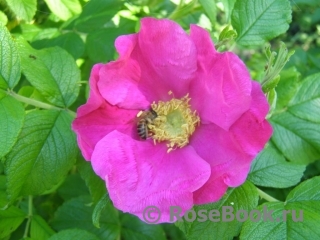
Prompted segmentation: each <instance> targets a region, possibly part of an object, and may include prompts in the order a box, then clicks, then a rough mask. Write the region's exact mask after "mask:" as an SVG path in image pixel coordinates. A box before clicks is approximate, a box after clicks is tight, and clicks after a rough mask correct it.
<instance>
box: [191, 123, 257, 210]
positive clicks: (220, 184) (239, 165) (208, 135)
mask: <svg viewBox="0 0 320 240" xmlns="http://www.w3.org/2000/svg"><path fill="white" fill-rule="evenodd" d="M190 145H191V146H192V147H193V148H194V149H195V150H196V152H197V153H198V154H199V156H200V157H202V158H203V159H204V160H206V161H207V162H208V163H209V164H210V166H211V176H210V178H209V180H208V182H207V183H206V184H205V185H204V186H202V187H201V188H200V189H199V190H197V191H196V192H195V193H194V200H195V204H205V203H210V202H213V201H217V200H218V199H220V198H221V197H222V195H223V193H224V192H225V190H226V188H227V186H230V187H236V186H239V185H241V184H242V183H243V182H244V181H245V179H246V177H247V174H248V171H247V170H248V168H250V163H251V161H252V160H253V158H254V156H251V155H249V154H247V153H245V152H244V151H243V150H242V149H241V147H240V146H239V144H238V142H237V141H236V140H235V139H234V138H233V134H232V133H230V132H228V131H225V130H223V129H222V128H220V127H218V126H216V125H214V124H206V125H201V126H200V127H198V128H197V130H196V131H195V133H194V135H193V136H192V138H191V141H190Z"/></svg>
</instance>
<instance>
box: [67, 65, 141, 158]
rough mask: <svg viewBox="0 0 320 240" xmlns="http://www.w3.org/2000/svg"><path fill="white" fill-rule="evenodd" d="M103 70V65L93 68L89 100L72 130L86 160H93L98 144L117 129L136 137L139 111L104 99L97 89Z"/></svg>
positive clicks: (81, 108)
mask: <svg viewBox="0 0 320 240" xmlns="http://www.w3.org/2000/svg"><path fill="white" fill-rule="evenodd" d="M101 68H103V64H96V65H95V66H94V67H93V69H92V71H91V76H90V80H89V83H90V94H89V99H88V101H87V103H86V104H84V105H82V106H81V107H79V108H78V111H77V117H76V119H75V120H74V121H73V123H72V129H73V130H74V131H75V132H76V134H77V141H78V144H79V147H80V149H81V152H82V154H83V156H84V158H85V159H86V160H90V159H91V155H92V152H93V149H94V147H95V145H96V143H97V142H98V141H100V139H102V138H103V137H104V136H105V135H106V134H108V133H109V132H111V131H113V130H115V129H117V130H118V131H121V132H123V133H126V134H129V135H131V136H133V137H136V124H135V123H134V119H135V118H136V115H137V112H138V111H137V110H125V109H120V108H119V107H117V106H112V105H110V104H109V103H108V102H106V101H105V100H104V99H103V97H102V96H101V94H100V91H99V89H98V88H97V82H98V80H99V71H100V69H101Z"/></svg>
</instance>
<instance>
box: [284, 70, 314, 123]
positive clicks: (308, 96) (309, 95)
mask: <svg viewBox="0 0 320 240" xmlns="http://www.w3.org/2000/svg"><path fill="white" fill-rule="evenodd" d="M319 108H320V73H317V74H314V75H311V76H309V77H307V78H306V79H304V80H303V82H302V85H301V86H300V88H299V90H298V92H297V93H296V95H295V96H294V98H293V99H292V100H291V101H290V103H289V108H288V111H289V112H290V113H292V114H293V115H295V116H297V117H299V118H302V119H305V120H307V121H311V122H315V123H320V115H319V113H320V112H319Z"/></svg>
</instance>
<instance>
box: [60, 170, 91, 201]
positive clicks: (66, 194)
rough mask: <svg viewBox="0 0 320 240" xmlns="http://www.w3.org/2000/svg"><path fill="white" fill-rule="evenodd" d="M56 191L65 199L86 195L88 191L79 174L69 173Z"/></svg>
mask: <svg viewBox="0 0 320 240" xmlns="http://www.w3.org/2000/svg"><path fill="white" fill-rule="evenodd" d="M58 193H59V196H60V197H61V198H63V199H64V200H65V201H66V200H69V199H71V198H74V197H78V196H81V195H88V194H89V191H88V188H87V187H86V185H85V182H84V181H83V180H82V178H81V177H80V176H79V174H71V175H68V176H67V178H66V180H65V181H64V182H63V183H62V185H61V186H60V187H59V189H58Z"/></svg>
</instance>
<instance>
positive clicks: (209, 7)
mask: <svg viewBox="0 0 320 240" xmlns="http://www.w3.org/2000/svg"><path fill="white" fill-rule="evenodd" d="M199 2H200V4H201V5H202V7H203V9H204V11H205V13H206V14H207V16H208V18H209V19H210V22H211V24H212V25H214V24H215V22H216V17H217V8H216V3H215V1H214V0H199Z"/></svg>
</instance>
